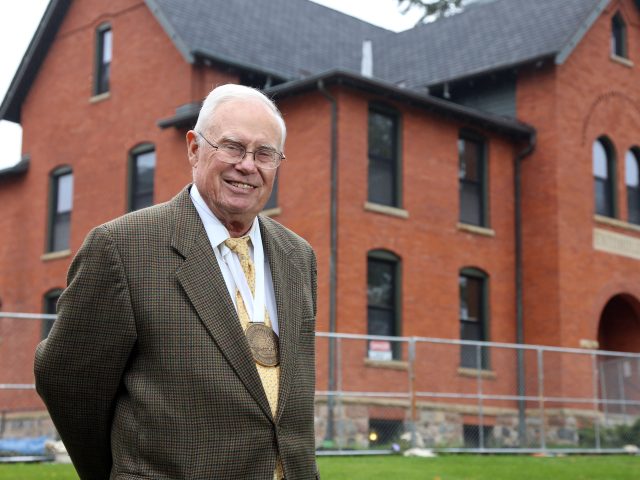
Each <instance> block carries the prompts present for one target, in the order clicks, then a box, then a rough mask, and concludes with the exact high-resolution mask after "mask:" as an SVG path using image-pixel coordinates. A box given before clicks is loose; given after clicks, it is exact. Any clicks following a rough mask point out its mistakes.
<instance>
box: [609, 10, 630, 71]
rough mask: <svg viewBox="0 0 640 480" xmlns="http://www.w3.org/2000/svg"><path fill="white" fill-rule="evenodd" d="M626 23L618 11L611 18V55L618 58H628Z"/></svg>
mask: <svg viewBox="0 0 640 480" xmlns="http://www.w3.org/2000/svg"><path fill="white" fill-rule="evenodd" d="M628 42H629V39H628V35H627V22H625V21H624V18H623V16H622V14H621V13H620V12H619V11H618V12H616V13H615V15H613V17H611V55H613V56H614V57H619V58H626V59H628V58H629V47H628Z"/></svg>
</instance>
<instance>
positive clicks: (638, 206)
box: [624, 146, 640, 225]
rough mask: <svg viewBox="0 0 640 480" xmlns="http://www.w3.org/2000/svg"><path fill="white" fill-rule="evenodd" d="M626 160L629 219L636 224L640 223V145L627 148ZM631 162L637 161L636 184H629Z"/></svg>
mask: <svg viewBox="0 0 640 480" xmlns="http://www.w3.org/2000/svg"><path fill="white" fill-rule="evenodd" d="M624 162H625V163H624V169H625V190H626V194H627V221H628V222H629V223H633V224H635V225H640V147H637V146H634V147H631V148H630V149H629V150H627V153H626V154H625V160H624ZM629 162H635V169H636V178H635V182H636V186H633V185H630V184H629ZM634 202H635V206H634Z"/></svg>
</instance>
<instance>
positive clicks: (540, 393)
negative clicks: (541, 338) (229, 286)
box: [536, 348, 547, 451]
mask: <svg viewBox="0 0 640 480" xmlns="http://www.w3.org/2000/svg"><path fill="white" fill-rule="evenodd" d="M536 351H537V352H538V402H539V405H540V448H541V449H542V450H543V451H546V450H547V438H546V437H547V434H546V429H545V422H546V413H545V410H544V359H543V357H542V349H541V348H538V349H537V350H536Z"/></svg>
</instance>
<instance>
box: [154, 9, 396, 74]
mask: <svg viewBox="0 0 640 480" xmlns="http://www.w3.org/2000/svg"><path fill="white" fill-rule="evenodd" d="M146 2H147V5H148V6H149V7H150V8H151V10H152V11H153V12H154V13H155V14H156V17H157V18H158V20H159V21H160V23H161V24H162V25H163V27H164V28H165V30H166V31H167V33H169V35H170V36H172V38H173V39H174V42H175V43H176V45H177V46H178V48H179V49H180V50H181V52H182V54H183V55H184V56H185V57H186V58H187V59H189V60H192V59H191V58H190V56H198V54H200V55H202V54H208V55H205V56H210V57H211V58H215V59H221V60H223V61H224V60H229V61H230V62H231V63H235V64H240V65H245V66H248V67H252V68H254V69H257V70H260V71H264V72H267V73H269V72H272V73H274V74H276V75H277V76H279V77H282V78H286V79H292V78H300V77H302V76H306V75H309V74H312V73H317V72H322V71H325V70H330V69H332V68H341V69H346V70H354V71H360V61H361V56H362V41H363V39H367V38H371V37H374V36H378V35H380V34H381V33H384V32H387V30H384V29H382V28H379V27H376V26H374V25H371V24H369V23H366V22H363V21H362V20H358V19H356V18H355V17H351V16H348V15H344V14H342V13H340V12H337V11H335V10H332V9H330V8H327V7H324V6H322V5H318V4H316V3H313V2H310V1H308V0H268V1H266V0H262V1H256V0H146Z"/></svg>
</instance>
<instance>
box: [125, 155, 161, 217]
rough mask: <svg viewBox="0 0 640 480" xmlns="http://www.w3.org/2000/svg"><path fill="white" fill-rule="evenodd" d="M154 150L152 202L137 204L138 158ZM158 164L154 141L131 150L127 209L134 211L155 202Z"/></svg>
mask: <svg viewBox="0 0 640 480" xmlns="http://www.w3.org/2000/svg"><path fill="white" fill-rule="evenodd" d="M150 152H153V153H154V161H153V185H152V189H151V204H150V205H144V206H136V199H137V198H138V197H139V195H138V192H137V186H138V176H137V172H138V170H137V167H138V164H137V160H138V158H139V157H140V156H141V155H144V154H147V153H150ZM157 165H158V155H157V152H156V148H155V145H154V144H153V143H142V144H139V145H137V146H136V147H134V148H132V149H131V150H129V159H128V174H127V211H128V212H133V211H135V210H140V209H141V208H145V207H148V206H151V205H153V204H154V202H155V173H156V168H157Z"/></svg>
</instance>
